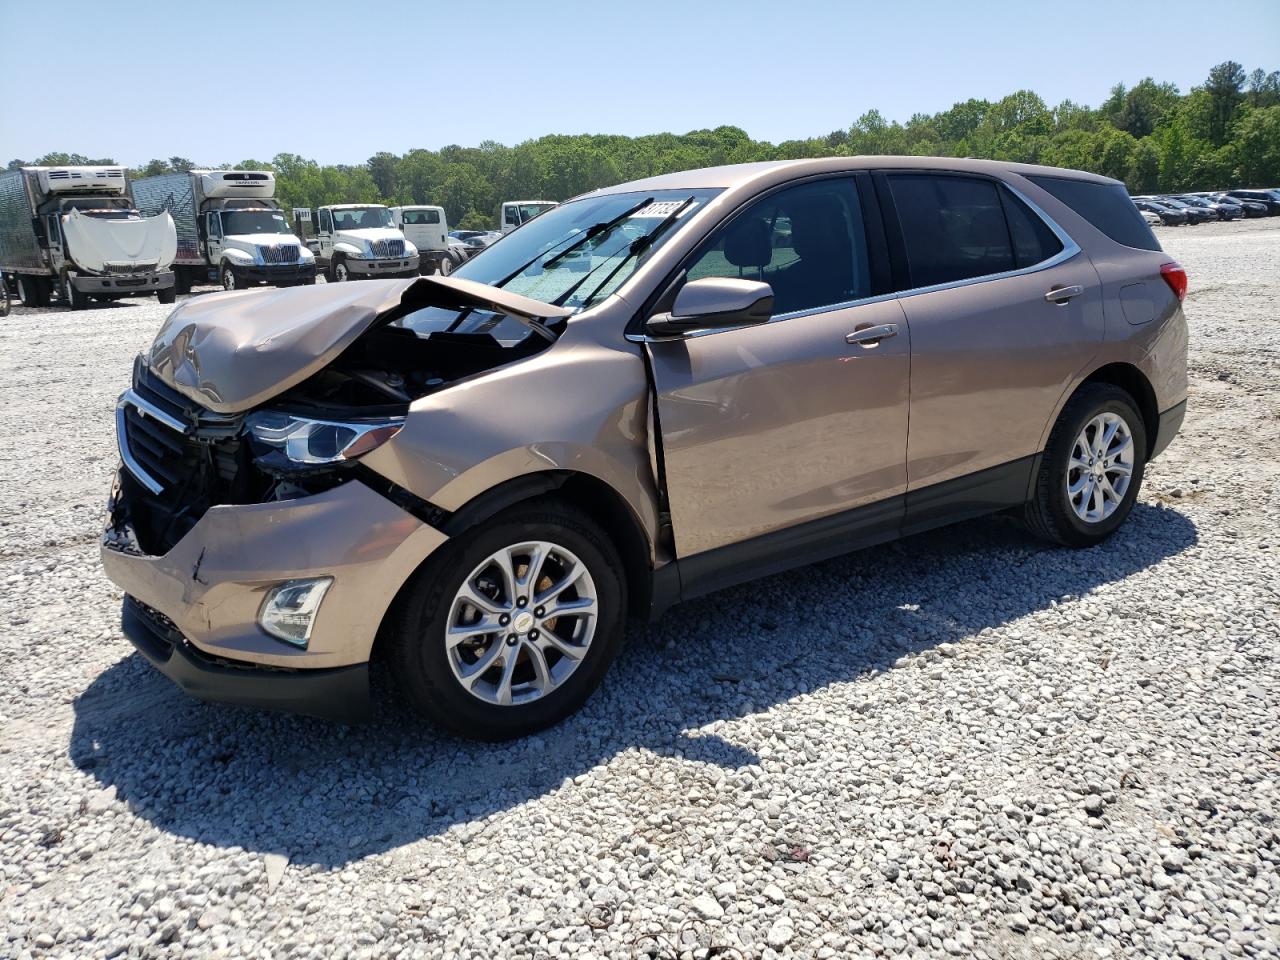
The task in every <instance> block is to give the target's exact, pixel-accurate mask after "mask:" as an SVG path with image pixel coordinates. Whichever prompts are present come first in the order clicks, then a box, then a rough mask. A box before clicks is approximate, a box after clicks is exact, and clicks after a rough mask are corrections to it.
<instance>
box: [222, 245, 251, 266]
mask: <svg viewBox="0 0 1280 960" xmlns="http://www.w3.org/2000/svg"><path fill="white" fill-rule="evenodd" d="M222 252H223V253H225V254H226V255H227V256H228V257H230V258H231V259H232V260H238V261H239V262H240V263H252V262H253V260H254V255H253V254H252V253H246V252H245V251H244V250H241V249H240V248H239V247H224V248H223V250H222Z"/></svg>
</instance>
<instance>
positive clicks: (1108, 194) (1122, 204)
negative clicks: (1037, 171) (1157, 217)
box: [1027, 176, 1160, 250]
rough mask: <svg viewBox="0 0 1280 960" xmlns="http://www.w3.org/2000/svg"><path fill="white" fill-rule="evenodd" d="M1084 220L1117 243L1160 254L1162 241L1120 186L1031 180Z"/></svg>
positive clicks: (1049, 179)
mask: <svg viewBox="0 0 1280 960" xmlns="http://www.w3.org/2000/svg"><path fill="white" fill-rule="evenodd" d="M1027 179H1028V180H1030V181H1031V182H1032V183H1034V184H1035V185H1036V186H1037V187H1040V188H1041V189H1042V190H1045V191H1047V192H1048V193H1050V194H1052V195H1053V196H1054V197H1055V198H1057V199H1058V200H1061V201H1062V202H1063V203H1065V204H1066V205H1067V206H1068V207H1070V208H1071V209H1072V210H1074V211H1075V212H1076V213H1078V214H1079V215H1080V216H1082V217H1084V218H1085V219H1086V220H1088V221H1089V223H1091V224H1093V226H1095V227H1097V228H1098V229H1099V230H1101V231H1102V232H1103V233H1105V234H1106V235H1107V236H1108V237H1110V238H1111V239H1112V240H1114V241H1115V242H1116V243H1122V244H1124V245H1125V246H1126V247H1137V248H1138V249H1139V250H1159V249H1160V241H1158V240H1157V239H1156V235H1155V234H1154V233H1152V232H1151V227H1149V226H1148V225H1147V221H1145V220H1143V219H1142V214H1140V213H1139V212H1138V208H1137V207H1136V206H1134V203H1133V201H1132V200H1130V199H1129V194H1128V193H1127V192H1125V189H1124V187H1123V186H1121V185H1120V184H1118V183H1094V182H1092V181H1089V180H1072V179H1069V178H1066V177H1035V176H1033V177H1028V178H1027Z"/></svg>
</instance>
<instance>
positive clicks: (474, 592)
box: [388, 501, 626, 740]
mask: <svg viewBox="0 0 1280 960" xmlns="http://www.w3.org/2000/svg"><path fill="white" fill-rule="evenodd" d="M621 570H622V564H621V560H620V558H619V557H618V553H617V550H616V549H615V548H614V546H613V544H612V543H610V542H609V539H608V538H607V537H606V535H605V534H604V532H603V531H602V530H601V529H600V528H599V527H598V526H597V525H596V524H595V523H594V522H592V521H591V519H590V518H588V517H587V516H585V515H584V514H582V513H580V512H578V511H577V510H574V509H572V508H571V507H568V506H566V505H564V504H561V503H558V502H555V501H533V502H530V503H527V504H519V505H517V506H515V507H512V508H511V509H510V510H507V511H505V512H503V513H501V514H499V515H498V516H496V517H494V518H492V519H491V520H489V521H486V522H485V523H483V524H481V525H479V526H478V527H475V528H473V529H472V530H470V531H468V532H467V534H466V535H465V536H464V537H461V538H457V539H455V540H453V541H451V542H450V543H449V544H448V545H447V546H446V547H445V548H443V550H442V551H441V553H440V554H439V555H438V556H436V557H434V558H433V559H432V560H431V561H429V562H428V563H426V564H425V565H424V566H423V568H422V569H421V570H419V571H418V573H417V574H415V575H414V578H413V579H412V580H411V581H410V583H409V584H408V586H407V587H406V589H405V592H404V593H403V594H402V598H401V600H400V601H399V602H398V604H397V608H396V611H395V613H394V614H393V616H392V618H391V620H390V625H391V630H390V633H389V635H388V642H389V644H390V657H389V659H390V661H391V664H392V669H393V670H394V672H395V675H396V678H397V681H398V682H399V684H400V686H401V688H402V689H403V690H404V692H405V694H406V696H407V697H408V698H409V700H410V702H411V703H412V704H413V706H414V707H415V708H416V709H417V710H419V711H420V712H422V713H423V714H425V715H426V716H427V717H429V718H430V719H432V720H434V721H435V722H436V723H438V724H440V725H441V726H444V727H448V728H449V729H451V730H453V731H454V732H456V733H458V734H460V735H461V736H464V737H472V738H475V739H480V740H505V739H509V738H511V737H518V736H523V735H525V734H529V733H533V732H534V731H536V730H540V729H542V728H544V727H547V726H550V725H551V724H554V723H556V722H558V721H560V720H561V719H563V718H564V717H566V716H568V715H569V714H570V713H572V712H574V711H575V710H577V709H578V708H579V707H580V706H581V705H582V704H583V702H584V701H586V699H587V697H589V696H590V695H591V693H592V691H593V690H595V688H596V687H597V686H598V685H599V683H600V680H601V678H603V676H604V674H605V672H606V671H607V670H608V668H609V664H610V663H612V662H613V659H614V657H615V656H616V654H617V652H618V648H619V646H620V645H621V642H622V633H623V626H624V622H625V617H624V610H625V608H626V587H625V585H624V583H623V580H622V576H621Z"/></svg>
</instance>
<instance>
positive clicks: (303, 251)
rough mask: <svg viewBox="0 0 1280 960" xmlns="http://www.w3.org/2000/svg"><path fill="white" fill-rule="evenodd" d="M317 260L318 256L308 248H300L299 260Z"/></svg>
mask: <svg viewBox="0 0 1280 960" xmlns="http://www.w3.org/2000/svg"><path fill="white" fill-rule="evenodd" d="M315 258H316V255H315V254H314V253H312V252H311V251H310V250H308V249H307V248H306V247H299V248H298V259H299V260H314V259H315Z"/></svg>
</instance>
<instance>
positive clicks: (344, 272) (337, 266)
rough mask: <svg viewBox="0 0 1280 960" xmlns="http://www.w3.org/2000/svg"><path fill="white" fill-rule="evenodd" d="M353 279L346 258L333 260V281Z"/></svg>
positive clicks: (343, 281)
mask: <svg viewBox="0 0 1280 960" xmlns="http://www.w3.org/2000/svg"><path fill="white" fill-rule="evenodd" d="M350 279H351V271H350V269H348V267H347V261H346V260H335V261H333V282H334V283H346V282H347V281H348V280H350Z"/></svg>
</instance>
